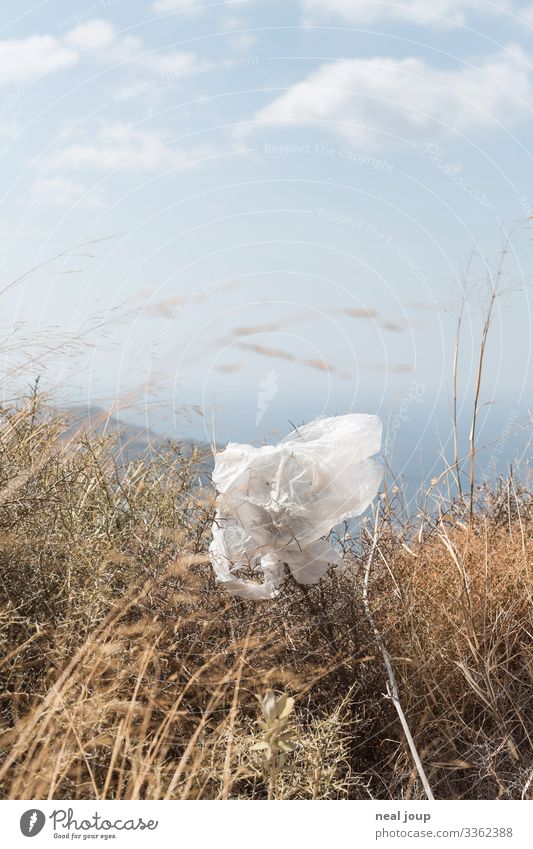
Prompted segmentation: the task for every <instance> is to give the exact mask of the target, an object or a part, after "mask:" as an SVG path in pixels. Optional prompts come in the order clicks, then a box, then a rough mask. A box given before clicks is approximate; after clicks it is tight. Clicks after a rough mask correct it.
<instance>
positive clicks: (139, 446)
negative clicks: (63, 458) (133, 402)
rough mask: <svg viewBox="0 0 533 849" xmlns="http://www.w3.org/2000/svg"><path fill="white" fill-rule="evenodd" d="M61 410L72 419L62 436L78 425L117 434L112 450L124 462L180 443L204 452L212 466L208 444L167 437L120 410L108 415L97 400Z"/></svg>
mask: <svg viewBox="0 0 533 849" xmlns="http://www.w3.org/2000/svg"><path fill="white" fill-rule="evenodd" d="M58 412H59V411H58ZM60 412H62V413H63V414H64V415H66V416H68V417H69V419H70V420H71V424H70V425H69V426H68V427H67V428H66V430H65V433H64V436H65V437H67V436H69V435H71V434H72V433H74V432H75V431H76V430H79V429H81V430H84V431H88V432H90V433H91V434H92V435H93V436H103V435H104V434H108V435H111V434H117V435H118V439H117V444H116V446H115V448H114V451H115V453H116V454H117V455H118V456H120V458H121V460H123V461H125V462H130V461H131V460H136V459H139V458H140V457H145V458H147V459H152V458H153V457H154V455H155V454H157V453H159V452H160V451H161V450H163V449H164V448H166V447H168V446H169V445H179V446H180V447H181V449H182V450H183V452H184V454H185V455H186V456H188V455H190V454H191V453H192V450H193V448H194V447H197V448H199V449H200V450H201V451H202V453H203V454H205V459H204V465H205V466H206V467H207V468H211V467H212V453H211V448H210V446H209V445H207V444H206V443H199V442H195V441H193V440H191V439H179V438H177V437H169V436H168V435H166V434H163V433H158V432H157V431H155V430H153V429H152V428H149V427H148V426H147V425H141V424H135V423H133V422H131V421H128V420H126V419H125V418H124V417H121V416H120V413H119V414H118V415H109V414H108V412H107V411H106V410H105V409H104V408H103V407H100V406H98V405H96V404H76V405H73V406H68V407H63V409H62V410H61V411H60Z"/></svg>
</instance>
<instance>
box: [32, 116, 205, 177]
mask: <svg viewBox="0 0 533 849" xmlns="http://www.w3.org/2000/svg"><path fill="white" fill-rule="evenodd" d="M210 152H211V150H210V149H208V148H207V147H205V148H197V149H195V150H193V151H185V150H182V149H181V148H178V147H176V146H175V145H174V144H173V143H172V141H171V139H170V138H169V135H168V134H167V133H165V132H163V131H162V130H148V129H145V128H143V127H133V126H131V125H129V124H125V123H122V122H119V121H116V122H114V123H112V124H108V125H104V126H103V127H101V128H100V129H99V130H98V131H97V132H96V133H90V132H88V131H87V130H84V131H80V130H76V131H73V132H72V133H67V134H66V135H65V141H64V144H63V146H62V147H61V148H60V149H59V150H57V151H55V152H54V153H53V154H52V155H51V156H49V157H48V158H46V159H40V160H38V161H37V160H36V161H35V162H34V165H36V166H38V167H39V168H40V169H42V170H44V171H46V172H52V171H54V172H56V173H57V172H59V173H60V175H61V176H62V177H63V178H65V177H68V175H70V174H72V173H77V172H79V171H83V170H93V171H104V172H105V171H114V170H115V169H117V170H119V169H127V170H134V171H162V170H165V169H167V168H168V169H172V168H178V167H180V166H184V165H192V164H194V161H195V159H197V158H199V157H201V156H205V155H208V154H209V153H210Z"/></svg>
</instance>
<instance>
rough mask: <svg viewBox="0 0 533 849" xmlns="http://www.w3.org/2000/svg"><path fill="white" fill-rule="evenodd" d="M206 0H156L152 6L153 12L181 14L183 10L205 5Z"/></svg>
mask: <svg viewBox="0 0 533 849" xmlns="http://www.w3.org/2000/svg"><path fill="white" fill-rule="evenodd" d="M206 2H207V0H156V2H155V3H153V5H152V9H153V10H154V11H155V12H181V11H182V10H183V9H194V8H195V7H197V6H201V5H204V6H205V5H206Z"/></svg>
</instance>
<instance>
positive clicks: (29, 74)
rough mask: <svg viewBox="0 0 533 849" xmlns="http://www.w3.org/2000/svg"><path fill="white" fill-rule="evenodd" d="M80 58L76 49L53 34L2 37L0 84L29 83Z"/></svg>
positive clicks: (69, 65) (0, 44)
mask: <svg viewBox="0 0 533 849" xmlns="http://www.w3.org/2000/svg"><path fill="white" fill-rule="evenodd" d="M77 62H78V56H77V54H76V51H75V50H73V49H72V48H71V47H69V46H68V45H66V44H63V42H62V41H61V40H60V39H58V38H55V37H54V36H51V35H32V36H30V37H29V38H18V39H9V40H0V84H1V85H4V86H8V85H20V84H24V83H29V82H31V81H32V80H35V79H37V78H38V77H40V76H42V75H43V74H48V73H51V72H53V71H59V70H62V69H64V68H69V67H72V66H73V65H75V64H76V63H77Z"/></svg>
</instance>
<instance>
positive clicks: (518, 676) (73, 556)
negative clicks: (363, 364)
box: [0, 398, 533, 799]
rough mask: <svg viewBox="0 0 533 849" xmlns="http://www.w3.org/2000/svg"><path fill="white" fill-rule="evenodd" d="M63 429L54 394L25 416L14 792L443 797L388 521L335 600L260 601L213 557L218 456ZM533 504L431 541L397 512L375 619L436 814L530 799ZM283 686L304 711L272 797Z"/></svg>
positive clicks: (396, 642) (19, 459) (414, 680)
mask: <svg viewBox="0 0 533 849" xmlns="http://www.w3.org/2000/svg"><path fill="white" fill-rule="evenodd" d="M64 432H65V423H64V422H62V421H60V420H57V419H56V418H53V417H52V418H49V417H47V416H46V414H45V413H44V412H43V410H42V409H41V408H40V401H39V400H38V399H37V398H32V399H30V401H29V403H27V404H25V405H24V406H22V407H19V408H18V409H14V410H11V411H8V410H4V411H3V414H2V421H1V429H0V535H1V536H0V569H1V593H2V609H1V618H2V622H1V634H2V659H1V660H0V674H1V676H2V696H1V710H2V726H3V727H2V731H3V733H2V737H1V741H0V743H1V752H2V766H1V768H0V782H1V792H2V795H3V797H5V798H17V799H22V798H34V799H38V798H98V799H119V798H120V799H132V798H150V799H162V798H209V799H217V798H245V799H252V798H267V797H268V795H269V794H270V795H274V796H277V797H280V798H287V799H290V798H306V799H311V798H320V799H326V798H335V799H341V798H384V799H386V798H398V799H399V798H422V797H423V789H422V786H421V784H420V782H419V779H418V776H417V773H416V772H415V770H414V767H413V761H412V758H411V756H410V752H409V749H408V746H407V743H406V740H405V738H404V736H403V734H402V730H401V726H400V724H399V721H398V717H397V715H396V712H395V710H394V708H393V705H392V704H391V701H390V699H389V698H388V697H387V696H386V680H387V676H386V672H385V668H384V665H383V659H382V656H381V654H380V651H379V648H378V647H377V646H376V642H375V638H374V635H373V633H372V630H371V627H370V625H369V622H368V619H367V617H366V616H365V610H364V605H363V592H362V584H363V579H364V571H365V563H366V562H367V557H368V553H369V550H370V547H371V545H372V539H371V535H370V534H368V533H366V532H365V531H364V527H365V526H364V525H363V526H362V527H363V531H362V532H361V534H360V536H359V537H358V538H357V539H349V540H345V541H344V545H345V548H346V563H347V568H346V569H345V570H344V571H337V572H331V574H329V575H328V577H327V579H326V580H325V581H324V582H323V583H322V584H321V586H320V587H313V588H310V589H309V590H308V591H307V592H303V591H302V590H301V588H299V587H298V586H296V585H289V586H287V587H286V589H285V590H284V591H283V593H282V596H281V597H280V598H279V599H277V600H275V601H272V602H263V603H261V604H254V603H249V602H243V601H239V600H236V599H233V598H231V597H229V596H227V595H225V594H224V593H223V592H222V591H221V590H220V589H219V588H217V587H216V585H215V584H214V582H213V578H212V574H211V569H210V566H209V564H208V562H207V559H206V556H205V551H206V545H207V542H208V537H209V526H210V521H211V514H212V503H211V493H210V492H204V491H202V490H201V489H200V488H198V486H197V465H196V464H197V463H198V462H199V461H200V458H199V457H198V456H194V457H193V458H192V459H187V458H185V457H184V456H183V455H182V454H181V452H180V451H179V448H178V447H177V446H169V448H168V451H166V452H161V453H159V454H158V455H157V456H155V457H152V458H151V459H150V460H146V461H139V462H136V463H134V464H130V465H128V466H127V467H123V468H119V467H118V466H117V461H116V459H115V454H114V453H113V450H112V440H111V438H107V439H104V438H95V437H91V436H87V435H84V434H83V433H81V432H75V433H74V434H73V435H72V434H71V436H70V437H69V439H68V440H65V439H64V438H62V437H61V434H63V433H64ZM531 501H532V499H531V496H530V494H529V493H528V492H527V491H525V490H523V489H521V488H520V487H518V485H517V484H516V483H515V482H513V481H510V482H501V484H500V486H499V487H498V489H497V491H495V492H488V491H487V492H480V493H479V494H478V508H477V511H476V513H475V515H474V518H473V520H472V521H471V522H470V521H469V519H468V508H466V507H465V508H463V507H461V505H455V506H453V505H452V506H450V507H449V508H448V509H447V512H446V515H445V516H444V517H443V518H442V517H441V518H440V519H438V518H433V519H431V518H430V517H429V516H426V517H425V521H424V525H423V528H422V529H421V530H420V528H419V527H418V526H417V527H416V528H415V527H411V528H407V529H405V528H403V529H400V528H399V525H398V524H397V523H396V522H395V521H394V517H393V512H394V505H392V504H390V503H389V502H387V501H382V502H381V507H380V515H379V517H378V519H379V521H378V539H377V544H376V548H375V554H374V563H373V570H372V576H371V581H370V585H369V604H370V607H371V610H372V614H373V617H374V619H375V622H376V624H377V627H378V628H379V631H380V633H381V635H382V637H383V640H384V643H385V645H386V647H387V650H388V652H389V653H390V656H391V658H392V662H393V664H394V668H395V671H396V676H397V680H398V687H399V693H400V699H401V703H402V707H403V710H404V712H405V715H406V717H407V721H408V723H409V728H410V731H411V733H412V735H413V738H414V742H415V744H416V748H417V750H418V753H419V755H420V758H421V760H422V762H423V764H424V769H425V771H426V774H427V776H428V780H429V783H430V785H431V788H432V790H433V793H434V794H435V797H436V798H454V799H457V798H496V797H498V798H512V799H517V798H520V797H521V796H523V795H528V794H529V795H530V794H531V785H530V784H528V781H529V780H530V776H531V771H532V768H533V758H532V747H531V707H532V703H533V700H532V698H531V695H532V679H533V665H532V655H531V621H530V612H531V606H530V587H531V572H530V569H531V553H532V542H531V541H532V534H531V530H532V527H533V519H532V504H531ZM418 521H420V520H418ZM268 688H272V689H273V690H275V691H276V692H278V693H286V694H288V695H291V696H293V697H294V699H295V709H294V712H293V714H292V716H291V723H292V726H291V735H293V738H294V739H295V741H296V745H295V750H294V752H288V753H287V754H286V756H285V757H284V758H283V765H282V768H281V769H280V770H279V774H278V775H277V776H276V780H275V782H274V783H273V784H272V782H271V781H270V778H271V776H270V778H269V776H268V775H266V774H265V762H264V758H263V755H262V753H261V750H259V751H257V747H256V744H257V743H258V742H260V741H261V739H262V731H261V728H260V726H259V725H258V718H259V704H258V701H257V698H256V696H257V695H263V694H264V692H265V691H266V690H267V689H268ZM291 739H292V738H291ZM291 748H292V747H291ZM269 784H271V785H272V786H269ZM528 787H529V789H528Z"/></svg>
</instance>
